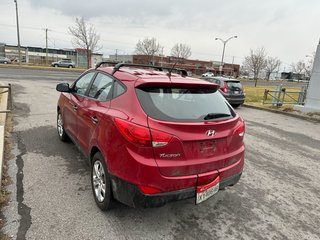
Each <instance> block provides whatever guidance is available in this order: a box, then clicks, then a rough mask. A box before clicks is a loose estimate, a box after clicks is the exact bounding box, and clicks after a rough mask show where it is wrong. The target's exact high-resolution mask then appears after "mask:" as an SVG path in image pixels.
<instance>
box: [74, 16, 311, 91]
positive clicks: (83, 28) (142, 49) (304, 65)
mask: <svg viewBox="0 0 320 240" xmlns="http://www.w3.org/2000/svg"><path fill="white" fill-rule="evenodd" d="M68 31H69V33H70V34H71V35H72V36H73V39H72V42H73V45H74V46H77V47H80V48H84V49H86V54H87V67H88V68H89V63H90V54H91V52H94V51H99V50H101V49H102V46H100V45H99V41H100V35H99V34H98V33H97V31H96V29H95V28H94V26H93V25H92V24H90V23H88V22H86V21H85V20H84V18H83V17H82V18H76V21H75V24H74V26H70V27H69V28H68ZM135 53H136V54H141V55H146V56H147V57H148V62H153V57H154V56H156V55H160V54H163V46H161V44H160V43H158V42H157V40H156V38H154V37H152V38H148V37H146V38H144V39H142V40H139V41H138V42H137V44H136V47H135ZM314 55H315V53H314V54H313V56H310V58H309V60H308V61H307V62H304V61H302V60H299V61H298V62H297V63H292V64H291V68H292V72H295V73H298V74H302V73H304V74H305V75H306V76H307V77H310V76H311V71H312V66H313V60H314ZM171 56H173V57H176V58H178V59H181V60H183V59H188V58H189V57H190V56H191V47H190V46H189V45H187V44H184V43H176V44H175V45H174V46H173V47H172V49H171ZM280 65H281V61H280V59H278V58H277V57H271V56H268V55H267V52H266V50H265V49H264V47H261V48H257V49H256V50H253V49H251V50H250V53H249V55H248V56H246V57H245V59H244V61H243V64H242V67H241V72H242V74H248V73H253V79H254V80H255V86H256V85H257V80H258V77H259V75H260V73H261V71H263V70H264V71H265V72H266V79H267V80H269V79H270V76H271V74H272V73H273V72H275V71H276V69H278V70H279V68H280ZM277 72H278V71H277Z"/></svg>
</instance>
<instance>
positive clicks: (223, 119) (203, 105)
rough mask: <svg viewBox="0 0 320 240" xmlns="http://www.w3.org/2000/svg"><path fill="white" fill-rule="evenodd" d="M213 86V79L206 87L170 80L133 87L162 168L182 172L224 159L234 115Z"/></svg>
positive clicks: (164, 171) (206, 169)
mask: <svg viewBox="0 0 320 240" xmlns="http://www.w3.org/2000/svg"><path fill="white" fill-rule="evenodd" d="M217 88H218V86H217V85H214V84H212V86H211V87H209V88H208V86H207V85H206V86H202V87H201V86H197V87H195V86H187V85H184V86H180V85H174V84H170V85H168V86H166V85H163V84H162V85H161V86H157V85H154V86H139V87H138V88H137V90H136V92H137V95H138V98H139V101H140V103H141V105H142V107H143V109H144V111H145V112H146V114H147V115H148V125H149V127H150V129H151V130H150V131H151V135H152V141H153V151H154V157H155V160H156V162H157V164H158V167H159V170H160V172H161V174H163V175H165V176H186V175H193V174H200V173H205V172H209V171H214V170H217V169H220V168H223V167H224V166H225V165H226V161H227V158H228V151H229V144H230V139H228V138H229V137H230V136H232V134H233V132H234V130H235V128H236V125H237V123H238V120H237V119H238V117H237V115H236V114H235V112H234V111H233V110H232V109H231V108H230V107H229V105H228V104H227V102H226V100H225V99H224V97H223V96H222V95H221V93H220V92H219V91H217ZM154 130H155V131H154ZM164 136H165V137H164ZM163 139H165V140H163Z"/></svg>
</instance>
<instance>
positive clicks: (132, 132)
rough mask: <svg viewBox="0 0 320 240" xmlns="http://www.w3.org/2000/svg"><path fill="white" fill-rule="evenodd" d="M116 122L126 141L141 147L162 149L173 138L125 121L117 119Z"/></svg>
mask: <svg viewBox="0 0 320 240" xmlns="http://www.w3.org/2000/svg"><path fill="white" fill-rule="evenodd" d="M114 122H115V124H116V126H117V127H118V129H119V130H120V132H121V133H122V135H123V136H124V137H125V138H126V139H128V140H129V141H130V142H133V143H135V144H138V145H141V146H145V147H150V146H153V147H162V146H165V145H167V144H168V143H169V142H170V140H171V138H172V136H171V135H170V134H167V133H164V132H161V131H158V130H154V129H149V128H147V127H143V126H140V125H137V124H134V123H131V122H128V121H126V120H123V119H119V118H115V119H114Z"/></svg>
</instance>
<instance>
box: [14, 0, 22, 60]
mask: <svg viewBox="0 0 320 240" xmlns="http://www.w3.org/2000/svg"><path fill="white" fill-rule="evenodd" d="M14 3H15V4H16V20H17V36H18V56H19V65H21V49H20V33H19V17H18V3H17V0H14Z"/></svg>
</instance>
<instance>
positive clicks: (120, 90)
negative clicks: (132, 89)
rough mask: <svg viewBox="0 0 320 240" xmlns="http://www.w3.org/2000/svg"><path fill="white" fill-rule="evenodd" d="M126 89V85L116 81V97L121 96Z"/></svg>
mask: <svg viewBox="0 0 320 240" xmlns="http://www.w3.org/2000/svg"><path fill="white" fill-rule="evenodd" d="M125 91H126V89H125V88H124V86H122V85H121V84H120V83H119V82H118V81H115V82H114V96H113V97H114V98H115V97H118V96H120V95H121V94H122V93H124V92H125Z"/></svg>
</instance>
